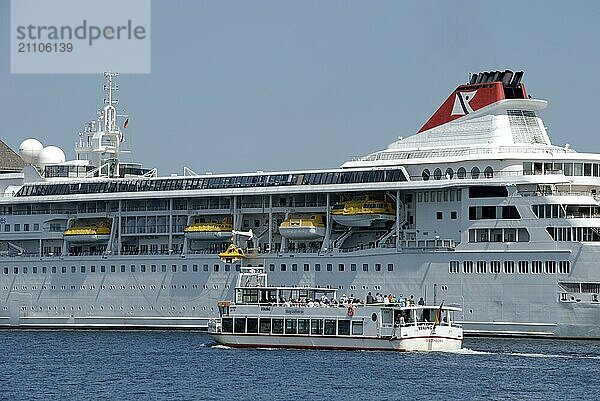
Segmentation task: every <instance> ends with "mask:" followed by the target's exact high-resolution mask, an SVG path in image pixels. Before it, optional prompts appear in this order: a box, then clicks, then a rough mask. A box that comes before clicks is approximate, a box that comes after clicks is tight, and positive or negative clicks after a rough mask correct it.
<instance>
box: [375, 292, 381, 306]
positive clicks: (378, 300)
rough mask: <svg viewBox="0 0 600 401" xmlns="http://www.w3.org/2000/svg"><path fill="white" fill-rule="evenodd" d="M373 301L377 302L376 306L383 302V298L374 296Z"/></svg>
mask: <svg viewBox="0 0 600 401" xmlns="http://www.w3.org/2000/svg"><path fill="white" fill-rule="evenodd" d="M375 300H376V301H377V303H378V304H380V303H382V302H383V297H382V296H381V294H380V293H377V294H375Z"/></svg>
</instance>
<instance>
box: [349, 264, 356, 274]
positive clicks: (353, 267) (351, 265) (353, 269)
mask: <svg viewBox="0 0 600 401" xmlns="http://www.w3.org/2000/svg"><path fill="white" fill-rule="evenodd" d="M350 271H351V272H355V271H356V263H350Z"/></svg>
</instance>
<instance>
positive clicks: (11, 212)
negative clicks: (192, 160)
mask: <svg viewBox="0 0 600 401" xmlns="http://www.w3.org/2000/svg"><path fill="white" fill-rule="evenodd" d="M522 76H523V73H522V72H517V73H513V72H511V71H508V70H506V71H492V72H482V73H478V74H473V75H472V76H471V78H470V80H469V82H468V83H466V84H463V85H460V86H458V88H457V89H456V90H455V91H454V92H453V93H452V94H451V95H450V97H449V98H448V99H447V100H446V101H445V102H444V103H443V104H442V106H441V107H440V108H439V109H438V110H437V111H436V112H435V113H434V114H433V116H432V117H431V118H430V119H429V120H428V121H427V122H426V123H425V125H424V126H423V127H422V128H421V129H420V130H419V132H418V133H417V134H415V135H412V136H409V137H407V138H400V139H398V140H397V141H395V142H393V143H392V144H390V145H389V146H388V147H387V148H386V149H384V150H381V151H378V152H375V153H372V154H369V155H366V156H362V157H357V158H353V159H351V160H349V161H347V162H346V163H344V164H343V165H342V166H341V167H340V168H334V169H322V170H307V171H279V172H256V173H246V174H204V175H196V174H193V173H192V172H191V171H189V170H187V173H186V174H185V175H184V176H177V177H158V176H157V175H156V170H149V169H144V168H142V166H141V165H138V164H131V163H129V164H128V163H124V162H122V160H121V155H122V154H123V153H124V151H123V150H122V149H121V146H122V144H123V143H124V142H126V138H125V137H124V135H123V132H122V130H121V129H120V128H119V125H120V124H118V123H117V119H118V118H120V119H121V120H123V119H126V118H127V117H126V116H119V115H118V113H117V109H116V105H117V104H116V102H115V99H114V96H113V92H114V90H115V89H116V84H115V83H114V79H115V78H116V76H115V75H114V74H106V79H107V83H106V86H105V89H107V97H106V103H105V105H104V107H103V108H102V109H101V113H100V118H99V120H98V121H96V122H94V123H90V124H88V125H87V126H86V129H85V130H84V132H83V133H82V134H80V140H79V142H78V144H77V146H76V153H77V155H78V159H77V160H74V161H65V160H64V155H60V154H58V152H57V151H56V150H55V149H52V150H49V151H46V148H43V147H41V144H40V145H38V144H36V143H34V142H32V141H31V140H29V142H27V141H25V142H24V143H23V145H22V149H21V155H22V157H23V158H24V160H25V162H26V163H28V165H26V166H25V168H24V170H23V172H22V173H14V172H13V173H6V174H0V190H1V191H2V193H3V194H4V196H3V197H2V198H0V324H1V325H4V326H7V327H178V328H199V327H205V326H206V323H207V321H208V319H209V318H212V317H215V316H216V315H217V311H216V310H215V304H216V301H217V300H218V299H228V298H230V297H232V296H233V289H234V287H235V283H234V281H235V277H236V276H237V270H239V269H240V266H242V265H244V266H248V265H256V266H259V265H260V266H263V267H265V268H266V269H268V272H269V279H270V282H271V283H273V284H279V285H281V284H283V283H285V284H286V285H287V286H289V285H295V286H297V287H298V288H303V287H323V288H335V289H337V290H338V292H341V293H345V294H347V295H348V296H352V297H357V298H366V296H367V295H368V293H372V295H375V294H376V293H381V294H396V295H403V296H404V297H409V296H410V295H414V296H415V297H416V298H417V299H418V298H420V297H423V298H424V299H425V301H426V302H427V304H433V305H435V304H439V303H440V302H442V301H444V302H445V303H456V304H460V305H462V306H463V312H462V316H460V317H458V316H457V317H456V318H457V319H458V320H459V321H460V322H462V323H464V329H465V334H466V335H469V334H471V335H477V334H479V335H504V336H554V337H581V338H600V328H599V323H600V302H599V300H598V294H599V293H600V271H598V269H597V268H596V263H597V262H596V260H597V259H598V257H597V254H598V253H599V251H600V246H599V245H600V224H599V223H598V217H600V204H599V203H598V197H597V192H596V191H597V189H598V187H599V186H600V155H598V154H591V153H578V152H575V151H574V150H573V149H570V148H569V147H568V146H564V147H560V146H555V145H552V143H551V142H550V139H549V136H548V134H547V132H546V129H545V127H544V125H543V122H542V120H541V118H540V116H539V111H540V110H542V109H543V108H544V107H545V106H546V102H545V101H543V100H537V99H532V98H530V97H529V96H528V95H527V92H526V90H525V86H524V85H523V83H522V82H521V79H522ZM26 142H27V143H26ZM36 142H37V141H36ZM43 152H45V153H43ZM61 153H62V152H61ZM248 233H249V234H248ZM232 240H233V245H234V246H233V248H232V247H231V245H232ZM228 249H229V250H228ZM228 252H233V253H228ZM219 254H221V255H222V256H223V255H225V256H226V257H222V258H220V257H219Z"/></svg>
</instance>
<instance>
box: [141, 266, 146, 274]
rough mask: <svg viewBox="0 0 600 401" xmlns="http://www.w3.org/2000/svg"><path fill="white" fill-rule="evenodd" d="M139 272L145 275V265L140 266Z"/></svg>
mask: <svg viewBox="0 0 600 401" xmlns="http://www.w3.org/2000/svg"><path fill="white" fill-rule="evenodd" d="M140 271H141V272H142V273H145V272H146V265H140Z"/></svg>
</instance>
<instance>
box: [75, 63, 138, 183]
mask: <svg viewBox="0 0 600 401" xmlns="http://www.w3.org/2000/svg"><path fill="white" fill-rule="evenodd" d="M118 76H119V74H118V73H116V72H105V73H104V77H105V78H106V83H105V84H104V91H105V92H106V97H105V98H104V107H102V109H100V110H99V112H98V122H97V124H96V122H95V121H90V122H89V123H88V124H86V126H85V128H84V130H83V132H80V133H79V142H78V143H77V144H76V145H75V153H77V158H78V159H84V160H89V161H90V163H91V164H92V165H94V166H95V167H96V169H95V170H94V171H93V175H95V176H99V177H109V178H116V177H119V176H120V171H119V159H120V156H121V155H122V154H124V153H129V152H128V151H123V150H121V148H120V147H121V143H122V142H123V141H124V138H123V133H122V132H121V129H120V128H119V125H118V124H117V117H124V116H121V115H118V114H117V108H116V107H115V106H116V105H117V104H118V103H119V101H118V100H117V99H115V98H114V92H116V91H118V90H119V86H118V85H117V84H116V83H115V78H117V77H118Z"/></svg>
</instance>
